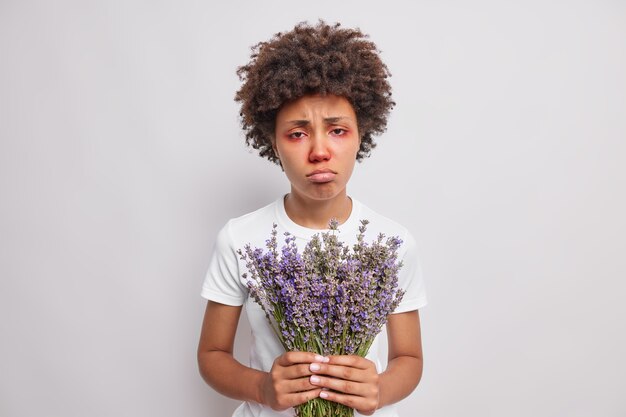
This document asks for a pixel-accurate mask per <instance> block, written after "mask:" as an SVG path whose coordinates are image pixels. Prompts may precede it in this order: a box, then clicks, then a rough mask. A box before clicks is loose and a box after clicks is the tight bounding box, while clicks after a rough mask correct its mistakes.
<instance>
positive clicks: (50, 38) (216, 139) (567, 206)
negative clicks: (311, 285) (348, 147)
mask: <svg viewBox="0 0 626 417" xmlns="http://www.w3.org/2000/svg"><path fill="white" fill-rule="evenodd" d="M214 3H216V2H214ZM219 3H220V4H219V5H212V3H211V2H209V1H204V2H201V1H159V2H152V1H143V2H142V1H138V0H131V1H122V0H118V1H100V2H94V1H92V2H81V1H69V0H64V1H63V0H62V1H56V2H47V1H36V0H35V1H18V0H13V1H10V0H4V1H2V2H0V60H1V62H2V63H1V64H0V140H1V143H0V146H1V147H0V199H1V201H0V416H3V417H4V416H6V417H22V416H24V417H26V416H29V417H30V416H50V417H57V416H58V417H79V416H80V417H84V416H94V417H97V416H107V417H108V416H115V417H125V416H129V417H130V416H132V417H136V416H151V417H165V416H203V417H218V416H219V417H222V416H227V415H229V414H230V412H231V410H232V409H233V408H234V407H235V406H236V404H237V402H235V401H231V400H228V399H225V398H223V397H221V396H220V395H218V394H216V393H214V392H213V391H212V390H211V389H210V388H209V387H207V386H206V385H204V383H203V381H202V380H201V378H200V377H199V375H198V372H197V369H196V362H195V349H196V343H197V339H198V333H199V328H200V324H201V319H202V313H203V309H204V301H203V300H202V299H201V298H200V296H199V291H200V285H201V282H202V279H203V275H204V271H205V269H206V267H207V264H208V255H209V254H210V252H211V249H212V245H213V238H214V236H215V233H216V231H217V230H218V229H219V228H220V227H221V225H222V224H223V223H224V222H225V221H226V219H228V218H230V217H234V216H236V215H239V214H242V213H245V212H247V211H250V210H252V209H255V208H257V207H259V206H260V205H262V204H265V203H267V202H269V201H271V200H273V199H275V198H276V197H277V196H278V195H279V194H280V193H283V192H286V191H287V190H288V183H287V182H286V180H285V179H284V178H283V175H282V173H281V172H280V170H279V169H278V168H276V167H275V166H273V165H271V164H269V163H267V162H265V161H263V160H261V159H260V158H258V157H257V156H255V155H254V154H252V153H250V152H248V151H247V150H246V149H245V147H244V145H243V135H242V134H241V132H240V131H239V125H238V119H237V114H238V110H237V106H236V104H235V103H234V102H233V100H232V99H233V95H234V92H235V91H236V89H237V88H238V85H239V82H238V79H237V77H236V76H235V68H236V67H237V66H238V65H241V64H243V63H245V62H246V61H247V59H248V56H249V49H248V48H249V46H251V45H252V44H254V43H256V42H258V41H260V40H265V39H267V38H268V37H269V36H270V35H272V34H273V33H275V32H278V31H281V30H287V29H290V28H291V27H293V25H294V24H295V23H296V22H298V21H302V20H309V21H315V20H316V19H317V18H318V17H322V18H325V19H326V20H327V21H329V22H335V21H341V22H342V23H343V24H344V25H346V26H360V27H361V29H363V30H364V31H365V32H367V33H369V34H370V35H371V38H372V40H374V41H375V42H376V43H377V44H378V46H379V47H380V49H382V51H383V58H384V59H385V60H386V62H387V64H388V65H389V67H390V69H391V71H392V73H393V77H392V79H391V81H392V84H393V86H394V92H395V98H396V101H397V103H398V105H397V108H396V110H395V111H394V113H393V117H392V118H391V121H390V125H389V130H388V132H387V133H386V134H385V135H384V136H383V137H381V138H380V141H379V142H380V146H379V147H378V148H377V149H376V150H375V152H374V154H373V156H372V158H371V159H370V160H367V161H366V162H364V163H363V164H361V165H359V166H358V168H357V171H356V173H355V175H354V177H353V180H352V183H351V187H350V190H349V192H350V193H351V194H352V195H354V196H356V197H357V198H359V199H360V200H361V201H363V202H364V203H366V204H368V205H370V206H371V207H372V208H374V209H376V210H378V211H380V212H382V213H384V214H386V215H388V216H390V217H392V218H394V219H396V220H398V221H400V222H401V223H403V224H405V225H406V226H407V227H409V228H410V229H411V230H412V231H413V233H414V235H416V237H417V239H418V243H419V245H420V248H421V253H422V261H423V265H424V272H425V276H426V279H427V288H428V292H429V301H430V304H429V306H428V307H426V308H425V309H424V310H423V311H422V312H421V316H422V326H423V341H424V349H425V372H424V377H423V381H422V383H421V384H420V386H419V387H418V389H417V390H416V391H415V392H414V393H413V394H412V395H411V397H409V398H408V399H406V400H405V401H403V402H402V403H401V409H402V410H403V412H404V415H405V416H428V417H454V416H465V417H474V416H475V417H479V416H480V417H486V416H494V417H495V416H498V417H499V416H507V417H517V416H520V417H521V416H524V417H525V416H528V415H532V416H535V417H544V416H545V417H548V416H568V417H577V416H580V417H583V416H585V417H587V416H603V417H617V416H624V415H626V400H624V396H623V393H624V381H623V378H624V375H625V374H626V360H625V359H624V352H625V351H626V336H625V332H624V328H625V324H626V323H625V321H626V319H625V318H626V307H625V303H624V302H623V298H624V294H625V291H624V290H625V289H626V288H625V285H624V283H623V280H624V278H626V260H625V259H626V257H624V249H625V248H626V238H625V236H626V221H625V220H624V213H626V195H625V191H624V190H625V189H626V168H625V162H626V158H625V157H626V144H625V140H626V77H625V76H624V74H626V4H625V3H624V2H619V1H609V0H604V1H600V0H598V1H586V2H583V1H568V2H564V1H562V2H559V1H557V2H541V1H537V0H533V1H517V2H510V1H504V2H503V1H495V0H494V1H473V2H461V1H417V2H413V4H412V5H409V3H411V2H407V1H398V2H395V1H387V2H379V1H358V2H357V1H349V2H348V1H346V2H336V1H332V0H320V1H316V2H286V1H283V2H278V1H262V2H261V1H259V2H255V1H247V2H224V3H222V2H219ZM242 326H243V329H244V330H245V327H246V326H247V324H246V323H242ZM247 340H248V339H247V336H245V335H240V336H239V338H238V345H237V355H238V356H239V357H242V358H243V357H245V352H246V350H247V347H246V343H247Z"/></svg>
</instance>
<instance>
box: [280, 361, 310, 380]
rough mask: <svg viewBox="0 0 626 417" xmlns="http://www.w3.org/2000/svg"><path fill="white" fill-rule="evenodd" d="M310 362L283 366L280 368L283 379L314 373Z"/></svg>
mask: <svg viewBox="0 0 626 417" xmlns="http://www.w3.org/2000/svg"><path fill="white" fill-rule="evenodd" d="M311 365H312V364H310V363H298V364H295V365H289V366H283V367H281V368H280V371H279V372H280V377H281V378H282V379H297V378H302V377H307V376H310V375H312V374H313V372H311Z"/></svg>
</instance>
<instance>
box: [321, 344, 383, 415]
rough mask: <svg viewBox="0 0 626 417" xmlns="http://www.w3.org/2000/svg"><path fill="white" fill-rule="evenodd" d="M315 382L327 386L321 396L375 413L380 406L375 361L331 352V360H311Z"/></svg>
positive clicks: (365, 411)
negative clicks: (312, 361)
mask: <svg viewBox="0 0 626 417" xmlns="http://www.w3.org/2000/svg"><path fill="white" fill-rule="evenodd" d="M309 370H310V371H311V372H312V373H314V375H312V376H311V377H310V378H309V381H310V382H311V384H312V385H315V386H318V387H321V388H326V389H327V390H322V391H321V392H320V393H319V396H320V398H324V399H327V400H329V401H334V402H336V403H339V404H343V405H345V406H348V407H350V408H354V409H355V410H356V411H358V412H359V413H361V414H364V415H371V414H373V413H374V411H376V409H377V408H378V406H379V401H380V399H379V386H378V372H377V371H376V365H375V364H374V362H372V361H370V360H368V359H365V358H362V357H360V356H354V355H351V356H348V355H340V356H329V361H328V362H327V363H317V362H314V363H311V364H310V365H309Z"/></svg>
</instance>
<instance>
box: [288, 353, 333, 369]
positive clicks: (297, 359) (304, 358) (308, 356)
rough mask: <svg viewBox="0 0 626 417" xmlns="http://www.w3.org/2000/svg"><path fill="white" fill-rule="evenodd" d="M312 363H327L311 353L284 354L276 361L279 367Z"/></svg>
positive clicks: (323, 358) (319, 356) (321, 357)
mask: <svg viewBox="0 0 626 417" xmlns="http://www.w3.org/2000/svg"><path fill="white" fill-rule="evenodd" d="M312 362H328V358H327V357H325V356H322V355H318V354H317V353H312V352H285V353H283V354H282V355H280V356H279V357H278V358H277V359H276V363H277V364H278V365H280V366H290V365H294V364H296V363H312Z"/></svg>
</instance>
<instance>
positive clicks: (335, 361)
mask: <svg viewBox="0 0 626 417" xmlns="http://www.w3.org/2000/svg"><path fill="white" fill-rule="evenodd" d="M328 363H330V364H332V365H343V366H351V367H353V368H359V369H368V368H371V367H374V368H375V367H376V365H374V362H372V361H370V360H369V359H365V358H363V357H361V356H357V355H330V356H328Z"/></svg>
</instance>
